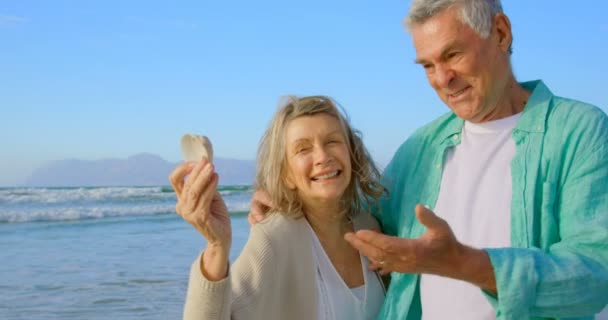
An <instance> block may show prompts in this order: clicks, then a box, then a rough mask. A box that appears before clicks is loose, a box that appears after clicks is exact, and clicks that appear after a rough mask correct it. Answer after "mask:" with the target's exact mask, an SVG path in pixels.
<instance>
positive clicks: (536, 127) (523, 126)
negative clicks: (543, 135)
mask: <svg viewBox="0 0 608 320" xmlns="http://www.w3.org/2000/svg"><path fill="white" fill-rule="evenodd" d="M520 85H521V86H522V87H524V89H526V90H528V91H530V92H531V93H532V94H531V95H530V97H529V98H528V102H527V103H526V106H525V107H524V111H523V112H522V114H521V118H519V121H518V122H517V125H516V126H515V130H521V131H527V132H545V129H546V123H547V121H546V120H547V113H548V112H549V105H550V104H551V100H552V99H553V93H552V92H551V91H550V90H549V88H547V86H546V85H545V84H544V83H543V82H542V81H541V80H535V81H528V82H522V83H520Z"/></svg>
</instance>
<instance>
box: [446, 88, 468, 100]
mask: <svg viewBox="0 0 608 320" xmlns="http://www.w3.org/2000/svg"><path fill="white" fill-rule="evenodd" d="M469 88H470V87H465V88H464V89H462V90H460V91H456V92H454V93H452V94H449V96H450V98H458V97H460V95H462V94H463V93H465V92H466V91H467V90H468V89H469Z"/></svg>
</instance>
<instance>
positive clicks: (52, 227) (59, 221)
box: [0, 186, 252, 320]
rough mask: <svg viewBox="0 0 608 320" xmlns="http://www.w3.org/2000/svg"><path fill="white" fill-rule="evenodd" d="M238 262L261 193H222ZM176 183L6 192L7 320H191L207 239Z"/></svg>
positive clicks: (2, 242)
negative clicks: (252, 204)
mask: <svg viewBox="0 0 608 320" xmlns="http://www.w3.org/2000/svg"><path fill="white" fill-rule="evenodd" d="M219 191H220V193H221V194H222V195H223V197H224V199H225V201H226V203H227V205H228V209H229V210H230V212H231V216H232V218H233V220H232V227H233V237H234V239H233V246H232V251H231V259H234V258H235V257H236V256H237V255H238V252H240V250H241V249H242V247H243V245H244V244H245V241H246V240H247V237H248V234H249V225H248V223H247V217H246V212H247V211H248V208H249V201H250V199H251V194H252V188H251V187H246V186H225V187H220V188H219ZM175 203H176V198H175V194H174V193H173V191H172V189H171V188H169V187H99V188H0V319H3V320H4V319H6V320H8V319H181V316H182V307H183V303H184V297H185V294H186V287H187V281H188V272H189V269H190V265H191V263H192V261H193V260H194V259H195V258H196V256H197V255H198V254H199V253H200V251H201V250H202V249H203V248H204V246H205V239H204V238H203V237H202V236H201V235H200V234H199V233H198V232H197V231H196V230H194V228H192V227H191V226H190V225H189V224H188V223H187V222H185V221H184V220H182V219H181V218H180V217H179V216H178V215H176V214H175V213H174V208H175Z"/></svg>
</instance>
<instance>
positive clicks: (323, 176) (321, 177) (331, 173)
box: [313, 171, 338, 180]
mask: <svg viewBox="0 0 608 320" xmlns="http://www.w3.org/2000/svg"><path fill="white" fill-rule="evenodd" d="M337 175H338V171H334V172H330V173H328V174H324V175H322V176H318V177H314V178H313V179H315V180H324V179H329V178H333V177H335V176H337Z"/></svg>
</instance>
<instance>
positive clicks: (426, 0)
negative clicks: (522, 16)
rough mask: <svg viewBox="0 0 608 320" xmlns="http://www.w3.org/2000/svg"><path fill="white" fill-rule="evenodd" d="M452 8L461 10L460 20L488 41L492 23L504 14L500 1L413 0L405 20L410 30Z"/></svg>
mask: <svg viewBox="0 0 608 320" xmlns="http://www.w3.org/2000/svg"><path fill="white" fill-rule="evenodd" d="M452 6H458V7H459V8H460V16H459V18H460V20H461V21H462V22H463V23H464V24H466V25H468V26H469V27H471V28H472V29H473V30H475V32H477V34H478V35H479V36H480V37H482V38H484V39H486V38H488V37H489V36H490V32H491V31H492V21H493V20H494V16H495V15H496V14H497V13H500V12H502V5H501V4H500V0H412V5H411V6H410V11H409V12H408V14H407V17H406V18H405V21H404V22H405V25H406V26H407V28H408V29H409V30H411V29H412V27H413V26H415V25H417V24H421V23H423V22H425V21H426V20H428V19H429V18H432V17H433V16H435V15H437V14H439V13H440V12H442V11H443V10H446V9H448V8H450V7H452Z"/></svg>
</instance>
